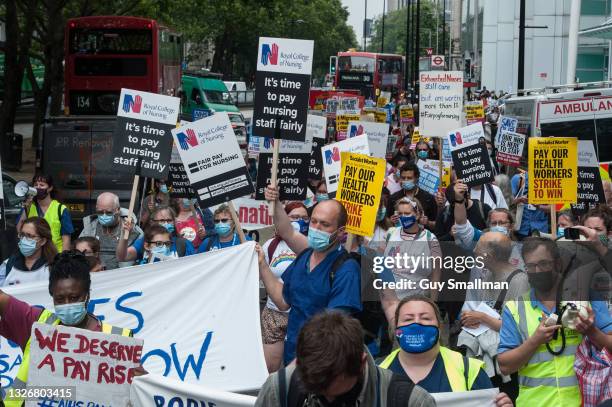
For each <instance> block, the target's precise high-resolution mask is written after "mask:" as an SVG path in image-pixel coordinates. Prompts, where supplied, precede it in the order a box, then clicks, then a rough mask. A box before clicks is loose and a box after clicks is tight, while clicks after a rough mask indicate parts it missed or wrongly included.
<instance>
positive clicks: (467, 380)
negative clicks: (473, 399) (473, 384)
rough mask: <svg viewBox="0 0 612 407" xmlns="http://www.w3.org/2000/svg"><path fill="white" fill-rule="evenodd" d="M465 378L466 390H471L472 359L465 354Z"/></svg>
mask: <svg viewBox="0 0 612 407" xmlns="http://www.w3.org/2000/svg"><path fill="white" fill-rule="evenodd" d="M463 378H464V379H465V391H470V390H471V389H470V360H469V359H468V357H467V356H463Z"/></svg>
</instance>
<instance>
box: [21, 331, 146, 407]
mask: <svg viewBox="0 0 612 407" xmlns="http://www.w3.org/2000/svg"><path fill="white" fill-rule="evenodd" d="M142 344H143V340H142V339H136V338H129V337H124V336H120V335H107V334H103V333H101V332H93V331H89V330H86V329H78V328H72V327H67V326H63V325H56V326H53V325H48V324H43V323H39V322H36V323H34V325H33V326H32V334H31V335H30V364H29V366H30V367H29V370H28V386H29V387H44V388H48V387H52V386H53V387H58V388H68V387H70V386H74V387H73V389H74V394H73V396H74V401H75V405H78V404H80V403H82V405H104V406H110V405H112V406H128V405H129V402H130V384H131V383H132V380H133V379H134V370H135V369H136V368H137V367H138V366H140V358H141V355H142ZM62 398H64V397H61V396H59V397H58V396H55V395H53V396H51V397H41V398H40V399H35V400H26V407H36V406H39V405H41V404H43V405H52V402H50V401H49V400H50V399H54V400H56V401H58V402H59V400H60V399H62ZM41 400H45V401H41ZM39 403H40V404H39ZM90 403H93V404H90Z"/></svg>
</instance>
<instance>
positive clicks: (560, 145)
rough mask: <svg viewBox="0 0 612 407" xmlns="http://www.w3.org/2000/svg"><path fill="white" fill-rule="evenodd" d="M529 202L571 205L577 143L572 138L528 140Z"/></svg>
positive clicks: (574, 192)
mask: <svg viewBox="0 0 612 407" xmlns="http://www.w3.org/2000/svg"><path fill="white" fill-rule="evenodd" d="M528 156H529V174H528V175H529V176H528V178H529V187H528V191H529V196H528V199H529V203H530V204H534V205H547V204H558V203H564V204H566V203H567V204H573V203H576V201H577V199H578V197H577V194H578V193H577V191H578V168H577V167H578V141H577V139H576V138H573V137H530V138H529V155H528Z"/></svg>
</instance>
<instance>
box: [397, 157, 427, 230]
mask: <svg viewBox="0 0 612 407" xmlns="http://www.w3.org/2000/svg"><path fill="white" fill-rule="evenodd" d="M419 175H420V170H419V167H418V166H417V165H416V164H415V163H414V162H410V163H408V164H406V165H404V166H403V167H402V168H400V182H401V185H402V190H401V191H398V192H396V193H395V194H393V195H391V198H390V199H389V203H388V205H387V212H388V213H393V211H394V210H395V204H396V203H397V201H399V200H400V199H402V198H411V199H416V200H418V201H419V202H420V203H421V205H423V208H424V211H423V213H422V215H421V217H420V218H419V219H417V222H419V223H420V224H421V225H423V226H425V227H427V228H428V229H430V230H433V228H434V226H435V224H436V216H437V213H438V210H437V206H436V201H435V199H434V197H433V195H431V194H430V193H429V192H427V191H424V190H422V189H421V188H419V187H418V185H419ZM391 221H393V222H394V223H397V221H398V218H397V217H396V216H392V217H391Z"/></svg>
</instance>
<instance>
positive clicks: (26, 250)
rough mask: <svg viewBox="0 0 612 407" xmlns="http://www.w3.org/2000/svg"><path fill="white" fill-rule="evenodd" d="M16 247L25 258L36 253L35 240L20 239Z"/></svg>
mask: <svg viewBox="0 0 612 407" xmlns="http://www.w3.org/2000/svg"><path fill="white" fill-rule="evenodd" d="M17 246H18V247H19V251H20V252H21V254H23V255H24V256H25V257H28V256H31V255H33V254H34V252H35V251H36V240H34V239H29V238H27V237H22V238H21V239H19V243H17Z"/></svg>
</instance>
